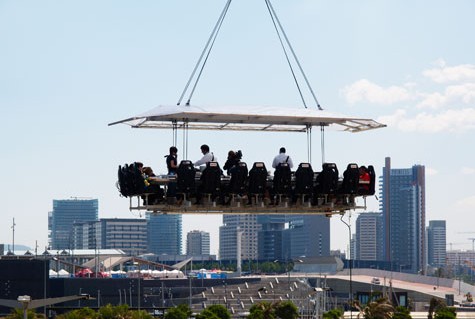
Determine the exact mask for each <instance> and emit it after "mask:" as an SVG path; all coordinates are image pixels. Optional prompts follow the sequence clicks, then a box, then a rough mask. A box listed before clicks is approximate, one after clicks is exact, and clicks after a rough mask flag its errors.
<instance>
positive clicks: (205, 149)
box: [194, 144, 218, 166]
mask: <svg viewBox="0 0 475 319" xmlns="http://www.w3.org/2000/svg"><path fill="white" fill-rule="evenodd" d="M200 148H201V153H203V157H202V158H201V159H199V160H197V161H196V162H195V163H194V165H195V166H201V165H206V164H207V163H208V162H217V161H218V158H217V157H216V156H214V154H213V153H210V151H209V146H208V145H206V144H203V145H201V147H200Z"/></svg>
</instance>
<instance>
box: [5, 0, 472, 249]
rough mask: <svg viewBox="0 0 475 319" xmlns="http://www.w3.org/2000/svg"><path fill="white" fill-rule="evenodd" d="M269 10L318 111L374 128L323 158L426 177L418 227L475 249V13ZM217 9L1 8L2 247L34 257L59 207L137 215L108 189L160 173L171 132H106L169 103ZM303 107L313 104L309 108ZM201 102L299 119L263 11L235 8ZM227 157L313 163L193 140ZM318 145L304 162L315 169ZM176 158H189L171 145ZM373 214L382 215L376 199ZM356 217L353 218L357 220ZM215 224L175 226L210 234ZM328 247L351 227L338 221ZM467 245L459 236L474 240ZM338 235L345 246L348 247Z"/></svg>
mask: <svg viewBox="0 0 475 319" xmlns="http://www.w3.org/2000/svg"><path fill="white" fill-rule="evenodd" d="M273 5H274V8H275V10H276V11H277V13H278V15H279V18H280V20H281V22H282V24H283V25H284V28H285V30H286V32H287V35H288V37H289V38H290V41H291V42H292V45H293V47H294V49H295V51H296V53H297V55H298V57H299V59H300V62H301V63H302V66H303V68H304V70H305V72H306V74H307V76H308V78H309V80H310V82H311V83H312V87H313V89H314V90H315V92H316V94H317V97H318V99H319V102H320V104H321V105H322V106H323V107H324V108H325V109H327V110H329V111H332V112H338V113H343V114H348V115H354V116H358V117H370V118H374V119H377V120H379V121H381V122H383V123H386V124H387V125H388V127H387V128H385V129H382V130H376V131H370V132H364V133H358V134H349V133H342V132H328V133H327V134H326V149H325V155H326V156H325V159H326V160H327V161H329V162H335V163H337V165H338V166H339V167H340V169H341V170H343V168H344V167H345V166H346V164H348V163H350V162H356V163H358V164H361V165H363V164H364V165H368V164H373V165H374V166H375V168H376V172H377V174H378V175H380V174H381V168H382V166H383V165H384V158H385V157H386V156H390V157H391V158H392V165H393V167H394V168H405V167H411V166H412V165H414V164H421V165H425V166H426V187H427V194H426V196H427V202H426V204H427V220H435V219H445V220H447V237H448V238H447V242H450V243H453V248H454V249H455V248H457V249H471V244H472V243H471V241H469V240H468V238H470V237H475V227H474V226H473V221H474V217H473V213H474V212H475V187H474V186H473V179H474V178H475V154H474V153H475V150H474V145H475V143H474V142H473V137H474V129H475V60H474V59H475V58H474V57H475V47H474V46H475V43H474V41H473V34H472V33H473V30H475V20H474V19H473V13H474V12H475V3H474V2H473V1H470V0H466V1H462V0H459V1H450V2H449V1H430V2H429V1H407V0H402V1H370V0H363V1H319V0H318V1H317V0H295V1H284V0H274V1H273ZM223 6H224V1H216V0H203V1H199V2H198V1H184V0H183V1H151V0H144V1H140V2H136V1H135V2H132V1H100V2H98V1H87V0H86V1H28V0H26V1H13V0H0V112H1V115H2V116H1V119H2V125H1V126H0V130H1V132H0V143H1V144H0V145H1V148H2V156H1V157H0V164H1V166H2V167H3V168H4V170H3V173H2V178H1V183H0V194H1V195H0V200H1V203H2V205H1V214H2V223H1V224H0V242H3V243H10V242H11V239H12V231H11V221H12V219H13V218H15V222H16V228H15V242H16V243H18V244H24V245H28V246H31V247H33V246H34V245H35V241H38V245H39V246H40V249H43V248H44V246H45V245H46V242H47V212H48V211H50V210H52V200H53V199H68V198H70V197H72V196H73V197H76V196H77V197H93V198H98V199H99V207H100V212H99V214H100V217H133V216H139V215H138V214H135V213H131V212H129V211H128V200H127V199H124V198H121V197H119V193H118V191H117V190H116V188H115V181H116V170H117V166H118V165H119V164H123V163H127V162H132V161H137V160H140V161H142V162H144V163H146V164H148V165H150V166H152V167H153V168H154V170H155V171H156V172H164V171H165V162H164V158H163V155H165V154H166V153H167V150H168V147H169V146H170V145H171V142H172V133H171V132H168V131H159V130H134V129H130V128H129V127H127V126H113V127H108V126H107V124H108V123H110V122H113V121H116V120H120V119H123V118H126V117H129V116H132V115H136V114H139V113H142V112H144V111H147V110H149V109H151V108H153V107H154V106H157V105H160V104H175V103H176V102H177V100H178V98H179V96H180V94H181V91H182V89H183V87H184V85H185V83H186V81H187V79H188V76H189V74H190V72H191V71H192V68H193V67H194V64H195V62H196V60H197V58H198V56H199V54H200V53H201V50H202V47H203V46H204V44H205V41H206V40H207V38H208V35H209V33H210V31H211V29H212V27H213V26H214V23H215V21H216V19H217V17H218V15H219V14H220V12H221V10H222V7H223ZM307 99H308V101H310V99H309V97H307ZM192 104H195V105H222V106H223V107H225V106H227V105H276V106H293V107H302V103H301V101H300V99H299V96H298V93H297V91H296V89H295V86H294V84H293V82H292V78H291V75H290V73H289V70H288V67H287V65H286V62H285V58H284V56H283V53H282V51H281V49H280V47H279V43H278V39H277V37H276V35H275V33H274V30H273V29H272V24H271V21H270V20H269V16H268V14H267V12H266V7H265V4H264V1H255V0H241V1H234V2H233V3H232V5H231V8H230V10H229V12H228V16H227V18H226V20H225V22H224V24H223V27H222V30H221V33H220V35H219V37H218V39H217V41H216V44H215V48H214V50H213V52H212V53H211V56H210V59H209V62H208V64H207V67H206V68H205V72H204V75H203V78H202V80H201V81H200V83H199V85H198V88H197V91H196V93H195V95H194V97H193V100H192ZM189 139H190V140H189V145H190V147H189V149H188V154H189V157H190V159H191V160H196V159H198V158H199V156H200V152H199V145H201V144H203V143H207V144H209V145H210V147H211V149H212V151H213V152H214V153H215V154H216V155H217V156H218V158H219V159H220V160H221V161H223V160H224V159H225V157H226V154H227V151H228V150H230V149H234V150H237V149H241V150H242V151H243V154H244V158H243V159H244V160H245V161H246V162H248V163H252V162H253V161H257V160H263V161H265V162H266V164H268V166H269V167H270V163H271V160H272V158H273V156H274V155H275V154H276V153H277V151H278V149H279V147H280V146H286V147H287V150H288V153H289V154H290V155H291V156H292V157H293V159H294V162H297V163H298V162H302V161H306V159H307V153H306V146H305V145H306V136H305V134H297V133H293V134H270V133H269V134H256V133H236V132H231V133H223V134H221V135H219V136H218V135H217V134H215V133H213V132H192V133H191V134H190V137H189ZM319 139H320V136H319V134H318V133H315V134H314V139H313V140H314V146H313V154H312V158H313V163H312V164H313V166H314V167H320V165H321V155H320V145H319ZM178 148H179V155H180V154H181V153H180V152H181V151H182V144H181V140H179V143H178ZM368 209H369V210H377V209H378V203H377V201H376V199H374V198H371V199H368ZM355 217H356V214H353V215H352V221H353V222H354V220H355ZM220 224H221V218H220V216H198V217H193V218H192V217H187V216H185V217H184V230H185V231H188V230H191V229H201V230H207V231H210V232H211V236H212V238H211V239H212V242H213V244H212V252H213V253H217V247H218V246H217V242H218V237H217V236H218V235H217V234H218V226H219V225H220ZM331 227H332V232H333V233H332V244H331V246H332V248H340V249H343V250H346V249H347V242H348V238H347V235H346V234H347V233H348V231H347V229H346V227H345V226H344V225H343V224H342V223H341V221H340V220H339V218H336V217H334V218H333V219H332V221H331ZM472 231H474V233H473V234H470V233H467V232H472ZM342 232H344V233H343V234H345V235H344V236H342V235H341V234H342Z"/></svg>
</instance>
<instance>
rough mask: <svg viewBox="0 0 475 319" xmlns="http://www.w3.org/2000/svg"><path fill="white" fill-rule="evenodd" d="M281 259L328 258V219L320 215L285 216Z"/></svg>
mask: <svg viewBox="0 0 475 319" xmlns="http://www.w3.org/2000/svg"><path fill="white" fill-rule="evenodd" d="M287 216H288V217H289V224H288V225H289V226H288V228H287V229H285V230H284V232H283V243H284V244H283V254H284V256H283V257H284V258H283V259H295V258H299V257H328V256H330V219H329V218H328V217H325V216H322V215H287Z"/></svg>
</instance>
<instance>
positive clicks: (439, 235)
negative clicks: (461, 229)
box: [427, 220, 447, 267]
mask: <svg viewBox="0 0 475 319" xmlns="http://www.w3.org/2000/svg"><path fill="white" fill-rule="evenodd" d="M446 259H447V239H446V229H445V220H430V221H429V227H427V263H428V264H429V265H431V266H433V267H445V265H446Z"/></svg>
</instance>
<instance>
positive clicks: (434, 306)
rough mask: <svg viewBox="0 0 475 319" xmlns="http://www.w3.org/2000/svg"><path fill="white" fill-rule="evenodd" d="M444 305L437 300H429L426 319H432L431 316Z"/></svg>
mask: <svg viewBox="0 0 475 319" xmlns="http://www.w3.org/2000/svg"><path fill="white" fill-rule="evenodd" d="M444 307H445V303H444V302H443V301H441V300H440V299H437V298H434V297H433V298H431V299H430V302H429V314H428V315H427V318H428V319H433V314H434V312H436V311H437V310H438V309H440V308H444Z"/></svg>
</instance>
